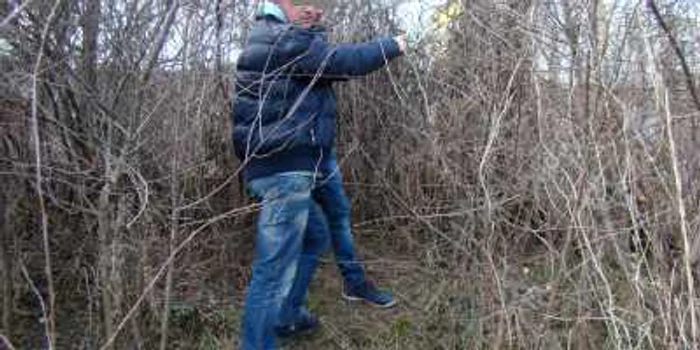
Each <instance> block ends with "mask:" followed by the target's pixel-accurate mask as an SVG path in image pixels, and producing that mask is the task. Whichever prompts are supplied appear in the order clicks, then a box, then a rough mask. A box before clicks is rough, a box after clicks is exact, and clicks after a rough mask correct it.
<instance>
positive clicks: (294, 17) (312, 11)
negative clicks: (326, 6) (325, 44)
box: [258, 0, 323, 27]
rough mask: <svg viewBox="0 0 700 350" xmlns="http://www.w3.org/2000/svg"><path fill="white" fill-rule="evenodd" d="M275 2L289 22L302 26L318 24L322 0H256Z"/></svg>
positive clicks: (321, 13) (321, 16) (321, 11)
mask: <svg viewBox="0 0 700 350" xmlns="http://www.w3.org/2000/svg"><path fill="white" fill-rule="evenodd" d="M258 1H259V2H262V1H269V2H272V3H275V4H277V5H278V6H279V7H280V8H281V9H282V11H284V14H285V15H286V16H287V18H288V19H289V21H290V22H292V23H296V24H298V25H301V26H303V27H310V26H313V25H315V24H318V23H319V22H320V21H321V19H322V18H323V9H322V7H321V6H319V5H321V4H323V1H322V0H315V1H314V0H258Z"/></svg>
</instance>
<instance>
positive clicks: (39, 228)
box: [0, 0, 700, 349]
mask: <svg viewBox="0 0 700 350" xmlns="http://www.w3.org/2000/svg"><path fill="white" fill-rule="evenodd" d="M337 3H338V6H337V7H335V10H334V11H332V12H331V13H329V19H328V22H329V24H330V25H331V26H332V34H333V36H334V37H335V39H337V40H363V39H365V38H367V37H372V36H375V35H378V34H381V33H388V32H392V31H395V30H398V28H400V27H401V26H402V23H401V16H400V15H399V14H397V8H396V7H392V6H384V5H380V4H378V3H376V2H368V1H359V2H351V1H338V2H337ZM396 3H397V4H398V3H399V2H398V1H397V2H396ZM459 3H460V4H461V9H462V10H461V11H458V12H456V13H454V14H453V18H452V20H451V21H449V24H448V26H447V28H445V29H444V30H442V31H440V32H439V33H438V32H435V33H432V35H431V36H429V37H428V39H427V41H426V42H425V45H424V46H422V47H420V48H419V49H418V50H416V51H415V52H413V53H411V54H410V55H408V56H407V57H405V58H404V59H403V60H401V61H400V62H397V63H396V64H393V65H391V66H390V67H389V68H388V69H386V70H385V71H382V72H380V73H378V74H375V75H373V76H370V77H368V78H366V79H363V80H360V81H355V82H349V83H347V84H344V85H343V86H339V89H338V90H339V95H340V115H341V120H340V124H341V125H340V137H339V152H340V155H341V163H342V164H341V166H342V168H343V169H344V171H345V180H346V185H347V187H348V189H349V191H350V192H351V195H352V198H353V200H354V208H355V219H356V222H355V230H356V235H357V237H358V241H359V245H360V250H361V251H362V252H363V253H364V254H363V255H364V256H365V257H366V264H367V265H368V266H369V269H370V271H371V272H372V274H373V275H374V276H376V277H377V278H379V279H382V280H383V281H385V282H386V283H388V284H391V285H392V286H393V287H394V289H395V291H396V292H397V294H398V295H399V297H400V298H401V299H402V302H403V303H402V306H401V307H400V308H398V310H397V311H395V312H393V313H378V312H377V313H375V312H368V311H367V310H365V309H358V308H354V307H352V306H349V305H341V306H340V307H343V312H334V311H335V310H334V308H337V307H339V306H335V304H336V303H335V299H336V298H335V295H336V294H337V280H336V278H335V276H334V275H332V274H329V273H328V272H329V271H327V270H332V269H324V271H323V272H322V273H321V277H320V279H319V280H320V281H319V283H318V284H317V285H316V286H315V287H314V292H313V293H312V304H313V305H312V306H314V307H315V308H316V309H317V310H318V311H319V313H321V314H322V316H323V320H324V324H325V325H326V326H325V329H324V332H323V334H324V335H322V336H320V337H317V338H314V339H307V340H306V341H302V342H299V343H293V344H291V345H290V346H291V347H293V348H314V349H318V348H324V349H325V348H342V349H389V348H406V349H432V348H435V349H472V348H492V349H502V348H513V349H515V348H523V349H530V348H533V349H534V348H544V349H560V348H561V349H563V348H570V347H573V348H579V349H589V348H591V349H600V348H611V349H647V348H663V349H666V348H669V349H673V348H678V349H681V348H684V349H687V348H695V347H697V346H698V341H699V339H698V330H697V327H698V326H697V316H698V310H697V305H696V300H697V299H696V298H697V295H696V294H697V292H696V290H695V289H696V288H697V284H696V280H695V278H696V274H697V263H698V256H700V236H698V227H699V218H700V217H699V216H698V214H697V213H698V206H699V204H700V203H699V201H698V198H700V192H699V188H700V187H699V186H698V182H697V180H696V179H697V178H698V170H699V169H700V168H699V166H698V164H699V163H698V157H697V152H696V150H697V148H698V146H699V145H698V130H697V129H698V128H697V124H698V123H697V122H696V120H697V118H698V117H700V110H699V109H698V106H697V101H696V100H697V97H696V96H695V95H697V92H695V91H696V90H697V89H698V86H697V74H698V64H699V63H700V58H698V57H697V53H698V50H697V40H696V39H697V30H698V13H699V12H700V8H698V6H697V5H696V4H695V3H694V2H693V1H676V2H673V3H668V4H667V3H661V2H656V3H655V2H653V1H636V2H631V1H590V2H577V1H569V0H556V1H540V0H527V1H523V0H505V1H485V0H461V1H460V2H459ZM423 5H425V6H432V5H427V2H424V3H423ZM435 6H438V5H437V4H436V5H435ZM438 7H440V6H438ZM0 11H1V12H0V14H2V16H3V20H2V22H1V24H0V35H1V37H0V38H2V39H5V40H6V41H7V42H8V43H9V44H11V46H12V51H11V54H9V55H5V56H3V57H0V66H1V67H2V72H3V78H4V83H3V84H0V94H1V96H0V97H1V98H2V100H1V101H0V123H1V124H2V128H1V129H0V140H1V141H2V143H1V144H0V165H1V166H2V168H1V169H0V176H1V177H2V183H0V198H1V199H2V200H1V201H0V209H1V210H2V213H0V214H2V216H1V219H0V220H1V221H0V224H1V225H0V230H1V231H0V234H1V235H2V236H0V242H2V245H1V246H0V278H1V279H2V285H1V286H0V296H1V297H2V311H1V317H2V319H1V320H0V321H1V323H0V327H1V328H0V334H2V338H3V339H4V340H3V341H5V342H6V343H9V340H12V343H13V344H14V345H15V346H19V347H20V348H25V347H27V348H35V347H50V346H54V347H55V348H69V347H70V348H73V347H75V348H90V349H92V348H105V349H106V348H115V349H121V348H141V349H150V348H156V347H160V348H161V349H171V348H188V349H189V348H230V347H233V346H235V343H236V338H237V335H236V334H237V327H238V321H237V317H238V316H239V310H240V302H241V296H242V293H243V287H244V286H245V284H246V279H247V277H248V273H249V271H248V267H247V266H249V263H250V258H251V251H252V244H253V242H252V234H251V233H252V231H253V227H252V220H253V218H254V216H253V215H252V213H253V212H254V211H255V209H256V206H255V204H254V203H253V202H252V201H250V199H248V198H246V195H245V191H244V190H243V187H242V185H241V184H240V182H239V179H238V173H239V170H240V169H239V168H240V165H239V164H237V163H236V162H235V161H234V160H233V157H232V155H231V152H230V148H231V146H230V142H229V131H228V130H229V127H230V126H229V119H228V113H229V112H230V105H229V104H230V91H229V85H230V82H229V79H230V77H231V76H232V70H233V69H234V68H233V61H234V58H235V52H236V50H237V49H238V48H239V47H240V45H241V43H242V42H243V40H244V38H245V34H246V31H247V28H248V27H249V25H250V21H251V17H250V6H249V4H248V3H247V2H239V1H224V0H217V1H210V2H197V1H178V0H162V1H157V0H149V1H139V2H129V1H117V2H99V1H73V0H56V1H52V2H40V1H23V2H13V1H10V2H6V3H3V4H2V9H0ZM693 45H695V47H693ZM232 295H233V298H232ZM40 303H43V304H42V305H44V306H45V308H41V307H40ZM42 310H44V312H42ZM5 338H7V339H5Z"/></svg>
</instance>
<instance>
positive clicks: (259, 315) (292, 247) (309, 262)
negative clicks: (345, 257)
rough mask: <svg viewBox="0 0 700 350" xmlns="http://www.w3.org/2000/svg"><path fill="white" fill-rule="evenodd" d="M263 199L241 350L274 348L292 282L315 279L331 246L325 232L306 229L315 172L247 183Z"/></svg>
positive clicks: (281, 175)
mask: <svg viewBox="0 0 700 350" xmlns="http://www.w3.org/2000/svg"><path fill="white" fill-rule="evenodd" d="M249 187H250V190H251V191H252V192H253V194H254V195H255V196H256V197H258V198H259V199H260V200H261V201H262V210H261V211H260V214H259V217H258V229H257V237H256V243H255V245H256V251H255V261H254V263H253V278H252V280H251V282H250V286H249V288H248V294H247V296H246V302H245V303H246V305H245V311H244V316H243V336H242V342H241V349H244V350H271V349H276V348H277V344H276V336H275V327H276V326H277V325H279V324H280V322H281V318H282V315H280V310H281V309H282V305H283V303H284V302H285V300H286V299H287V296H288V295H289V291H290V290H291V289H292V286H293V285H296V284H297V283H298V282H296V281H299V280H300V279H302V278H303V279H309V281H310V279H311V278H312V277H313V274H314V271H315V270H316V266H318V257H319V256H320V255H321V254H322V253H323V252H324V251H325V250H326V249H327V246H328V234H327V231H312V232H309V231H308V230H307V222H308V221H309V218H310V217H314V216H315V215H316V214H317V212H316V211H315V209H312V208H314V206H313V204H314V203H313V199H312V197H311V192H312V190H313V189H314V174H313V173H311V172H290V173H281V174H276V175H273V176H270V177H265V178H261V179H256V180H254V181H251V182H250V184H249Z"/></svg>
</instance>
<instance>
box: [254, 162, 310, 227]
mask: <svg viewBox="0 0 700 350" xmlns="http://www.w3.org/2000/svg"><path fill="white" fill-rule="evenodd" d="M275 176H276V177H277V181H275V183H274V185H272V186H270V187H268V188H266V189H265V190H264V191H262V192H263V193H261V194H262V196H261V197H263V198H264V200H263V203H262V206H263V208H262V211H261V212H260V224H261V225H263V226H272V225H280V224H283V223H290V222H294V221H297V220H299V218H300V216H301V215H306V213H307V212H308V210H309V205H310V202H309V201H310V199H311V187H312V185H313V180H312V177H311V176H307V175H302V174H296V173H294V174H280V175H275Z"/></svg>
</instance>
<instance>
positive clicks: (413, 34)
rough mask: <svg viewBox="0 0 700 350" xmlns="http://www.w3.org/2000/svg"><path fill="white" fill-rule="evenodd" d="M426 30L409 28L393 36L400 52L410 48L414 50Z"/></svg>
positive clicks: (421, 41) (425, 34) (420, 42)
mask: <svg viewBox="0 0 700 350" xmlns="http://www.w3.org/2000/svg"><path fill="white" fill-rule="evenodd" d="M427 33H428V31H427V30H425V29H423V28H411V29H409V30H408V31H406V32H404V33H403V34H400V35H398V36H396V37H395V39H396V42H397V43H398V44H399V48H400V49H401V52H403V53H406V52H407V51H410V50H416V49H418V47H420V45H421V44H422V43H423V40H424V39H425V37H426V36H427Z"/></svg>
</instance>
